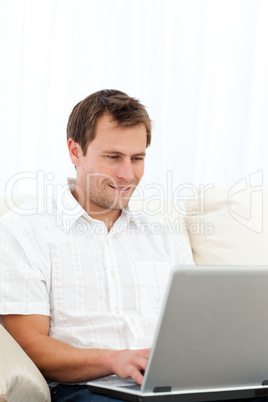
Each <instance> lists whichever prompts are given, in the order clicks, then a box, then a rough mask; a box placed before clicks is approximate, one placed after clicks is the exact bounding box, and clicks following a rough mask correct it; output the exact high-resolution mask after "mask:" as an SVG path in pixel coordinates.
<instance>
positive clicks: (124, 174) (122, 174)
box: [116, 159, 135, 183]
mask: <svg viewBox="0 0 268 402" xmlns="http://www.w3.org/2000/svg"><path fill="white" fill-rule="evenodd" d="M116 177H117V179H120V180H124V181H125V182H128V183H129V182H131V181H132V180H133V179H134V177H135V175H134V168H133V165H132V162H131V160H130V159H125V160H123V161H121V163H120V164H119V165H118V166H117V172H116Z"/></svg>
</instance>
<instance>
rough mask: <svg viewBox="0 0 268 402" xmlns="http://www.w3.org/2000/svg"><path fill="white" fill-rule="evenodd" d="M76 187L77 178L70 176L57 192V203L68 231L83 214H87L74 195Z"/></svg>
mask: <svg viewBox="0 0 268 402" xmlns="http://www.w3.org/2000/svg"><path fill="white" fill-rule="evenodd" d="M74 188H75V179H72V178H68V181H67V182H66V183H65V184H63V185H62V186H61V188H60V190H59V191H58V192H57V197H56V204H57V209H58V213H59V215H60V218H61V221H62V225H63V226H64V228H65V230H66V231H69V229H70V227H72V226H73V225H74V224H75V223H76V221H77V220H78V219H79V218H80V217H81V216H83V215H87V213H86V211H85V210H84V209H83V208H82V207H81V205H80V204H79V203H78V202H77V201H76V199H75V198H74V196H73V195H72V191H73V190H74Z"/></svg>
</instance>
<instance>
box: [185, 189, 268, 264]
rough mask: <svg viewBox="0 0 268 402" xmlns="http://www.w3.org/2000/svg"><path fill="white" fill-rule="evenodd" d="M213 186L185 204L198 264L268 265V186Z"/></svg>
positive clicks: (188, 226)
mask: <svg viewBox="0 0 268 402" xmlns="http://www.w3.org/2000/svg"><path fill="white" fill-rule="evenodd" d="M234 190H235V189H234V188H232V187H221V188H211V189H209V190H208V191H207V192H200V193H199V195H198V198H196V199H193V200H188V201H187V202H186V203H185V208H186V211H187V212H186V216H185V222H186V225H187V229H188V235H189V238H190V243H191V247H192V251H193V256H194V260H195V262H196V264H198V265H213V264H223V265H232V264H233V265H267V266H268V188H267V187H260V188H255V189H254V188H253V190H252V188H248V189H242V190H241V191H234Z"/></svg>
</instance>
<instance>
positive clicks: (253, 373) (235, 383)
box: [142, 266, 268, 392]
mask: <svg viewBox="0 0 268 402" xmlns="http://www.w3.org/2000/svg"><path fill="white" fill-rule="evenodd" d="M267 314H268V267H238V266H231V267H227V266H217V267H216V266H195V267H192V266H191V267H185V266H184V267H175V268H174V269H173V272H172V275H171V277H170V281H169V285H168V289H167V292H166V299H165V301H164V303H163V309H162V312H161V316H160V318H159V322H158V327H157V330H156V334H155V338H154V343H153V346H152V351H151V355H150V359H149V362H148V366H147V370H146V372H145V377H144V381H143V385H142V391H143V392H150V391H154V389H155V388H158V389H159V388H163V389H165V388H167V387H170V388H171V389H172V390H184V389H185V390H189V389H191V390H197V389H204V388H225V387H228V388H230V387H247V386H255V385H261V384H262V383H263V381H265V380H268V320H267Z"/></svg>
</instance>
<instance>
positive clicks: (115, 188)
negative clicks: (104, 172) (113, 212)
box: [109, 184, 131, 192]
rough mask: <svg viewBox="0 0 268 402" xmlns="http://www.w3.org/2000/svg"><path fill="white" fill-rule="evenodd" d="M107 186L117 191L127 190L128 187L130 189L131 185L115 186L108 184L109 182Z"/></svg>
mask: <svg viewBox="0 0 268 402" xmlns="http://www.w3.org/2000/svg"><path fill="white" fill-rule="evenodd" d="M109 186H110V187H111V188H112V189H113V190H117V191H124V192H126V191H129V190H130V189H131V187H119V186H118V187H116V186H111V185H110V184H109Z"/></svg>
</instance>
